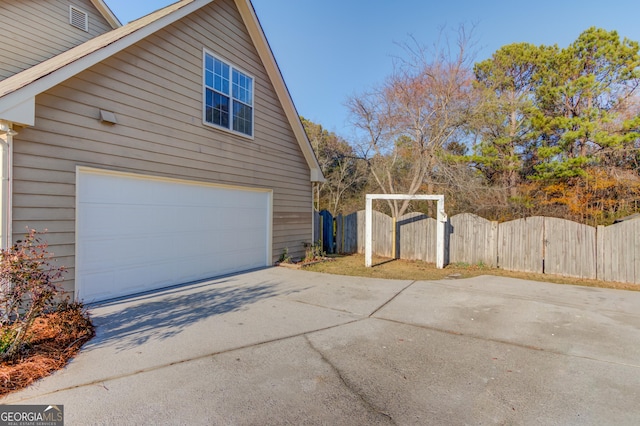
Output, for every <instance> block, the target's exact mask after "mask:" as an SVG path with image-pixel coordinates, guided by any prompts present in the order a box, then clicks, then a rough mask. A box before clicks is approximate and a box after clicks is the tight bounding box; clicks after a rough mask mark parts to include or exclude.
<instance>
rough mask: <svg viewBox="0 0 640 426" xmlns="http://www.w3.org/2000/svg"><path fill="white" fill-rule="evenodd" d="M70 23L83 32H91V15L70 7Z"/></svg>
mask: <svg viewBox="0 0 640 426" xmlns="http://www.w3.org/2000/svg"><path fill="white" fill-rule="evenodd" d="M69 23H70V24H71V25H72V26H74V27H76V28H80V29H81V30H82V31H89V14H88V13H87V12H85V11H83V10H80V9H78V8H77V7H74V6H71V5H70V6H69Z"/></svg>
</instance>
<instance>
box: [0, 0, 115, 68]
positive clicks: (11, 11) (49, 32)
mask: <svg viewBox="0 0 640 426" xmlns="http://www.w3.org/2000/svg"><path fill="white" fill-rule="evenodd" d="M69 5H73V6H74V7H77V8H78V9H80V10H82V11H84V12H86V13H87V14H88V15H89V31H88V32H86V31H83V30H81V29H78V28H75V27H73V26H71V25H70V24H69ZM0 16H2V17H3V20H2V24H0V40H2V46H1V47H0V52H1V53H0V80H3V79H5V78H7V77H10V76H12V75H14V74H17V73H18V72H20V71H23V70H25V69H27V68H30V67H32V66H34V65H36V64H38V63H40V62H43V61H45V60H47V59H49V58H52V57H54V56H55V55H57V54H59V53H62V52H64V51H66V50H69V49H71V48H72V47H75V46H77V45H79V44H82V43H84V42H85V41H87V40H89V39H91V38H93V37H96V36H98V35H100V34H103V33H105V32H108V31H110V30H111V26H110V25H109V23H108V22H107V21H106V20H105V19H104V17H103V16H102V15H101V14H100V12H99V11H98V10H97V9H96V8H95V7H94V6H93V4H92V3H91V1H90V0H63V1H60V0H38V1H22V0H7V1H1V2H0Z"/></svg>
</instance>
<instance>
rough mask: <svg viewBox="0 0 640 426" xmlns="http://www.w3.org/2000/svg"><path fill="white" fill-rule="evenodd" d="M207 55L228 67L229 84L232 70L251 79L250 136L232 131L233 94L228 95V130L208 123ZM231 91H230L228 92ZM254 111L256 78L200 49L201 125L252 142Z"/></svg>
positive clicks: (254, 128)
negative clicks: (229, 74) (229, 71)
mask: <svg viewBox="0 0 640 426" xmlns="http://www.w3.org/2000/svg"><path fill="white" fill-rule="evenodd" d="M207 55H209V56H211V57H213V58H215V59H217V60H219V61H222V62H224V63H225V64H226V65H228V66H229V68H231V78H230V84H233V83H232V80H233V70H236V71H239V72H241V73H242V74H244V75H246V76H247V77H249V78H251V81H252V83H253V86H252V93H251V96H252V104H251V134H250V135H247V134H246V133H242V132H238V131H236V130H233V93H229V99H230V104H229V128H226V127H223V126H218V125H217V124H214V123H209V122H208V121H207V81H206V79H207V76H206V60H207ZM231 90H233V89H230V91H231ZM255 109H256V78H255V77H254V76H253V75H252V74H251V73H248V72H247V71H245V70H244V69H242V68H240V67H238V66H236V65H235V64H234V63H233V62H231V61H229V60H227V59H225V58H223V57H222V56H220V55H218V54H215V53H213V52H212V51H210V50H208V49H206V48H203V49H202V124H204V125H205V126H207V127H211V128H214V129H218V130H222V131H225V132H228V133H232V134H234V135H237V136H241V137H243V138H246V139H250V140H253V139H254V135H255V133H256V125H255V123H256V122H255Z"/></svg>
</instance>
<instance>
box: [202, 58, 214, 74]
mask: <svg viewBox="0 0 640 426" xmlns="http://www.w3.org/2000/svg"><path fill="white" fill-rule="evenodd" d="M204 63H205V69H206V70H207V71H211V72H213V57H211V56H210V55H205V57H204Z"/></svg>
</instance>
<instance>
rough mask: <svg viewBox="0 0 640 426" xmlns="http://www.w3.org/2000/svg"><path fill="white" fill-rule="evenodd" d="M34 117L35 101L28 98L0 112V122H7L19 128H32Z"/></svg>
mask: <svg viewBox="0 0 640 426" xmlns="http://www.w3.org/2000/svg"><path fill="white" fill-rule="evenodd" d="M35 117H36V99H35V98H33V97H32V98H29V99H27V100H25V101H23V102H22V103H19V104H17V105H13V106H11V107H9V108H7V109H5V110H3V111H0V120H4V121H9V122H11V123H14V124H19V125H21V126H33V125H34V124H35Z"/></svg>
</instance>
